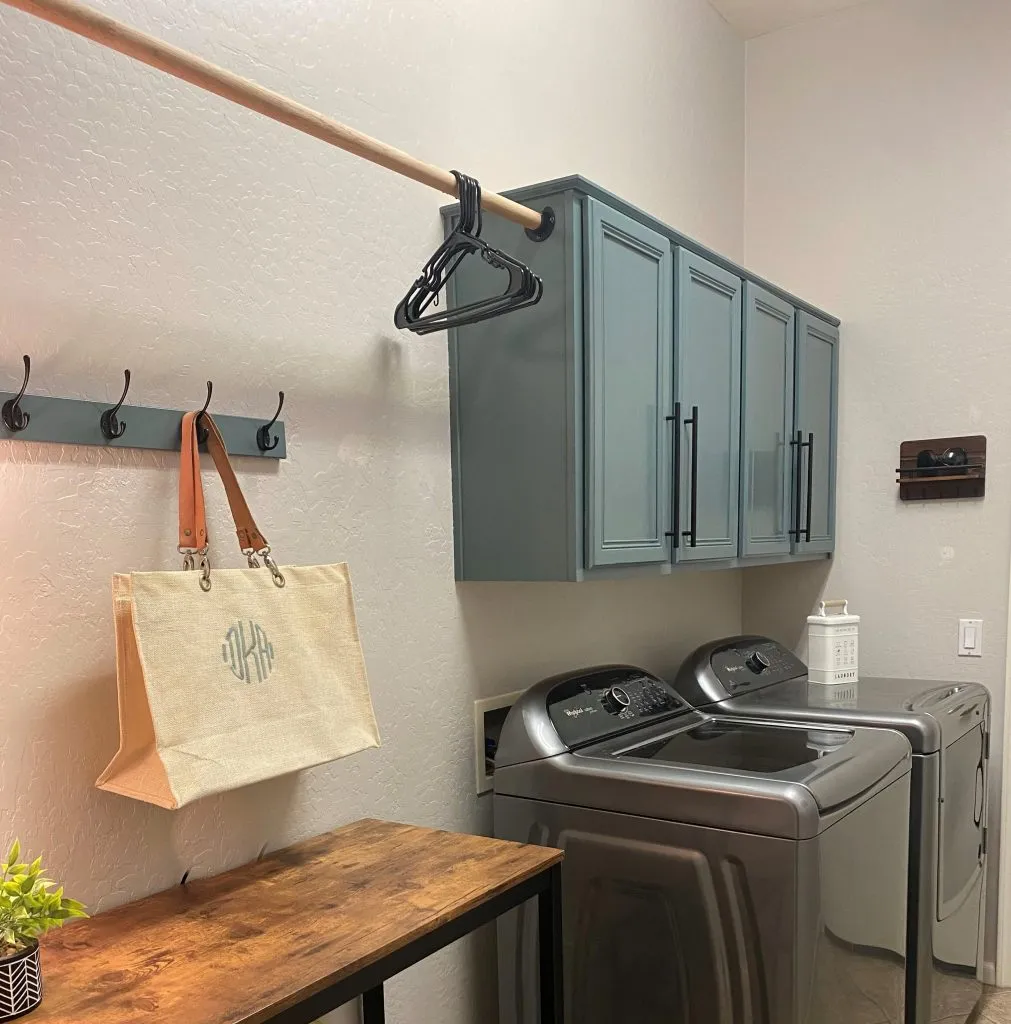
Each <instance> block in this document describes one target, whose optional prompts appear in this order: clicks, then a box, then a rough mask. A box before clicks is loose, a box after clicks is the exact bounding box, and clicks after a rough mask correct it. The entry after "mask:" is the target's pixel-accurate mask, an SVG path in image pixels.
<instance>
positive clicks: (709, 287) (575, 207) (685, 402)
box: [407, 178, 835, 581]
mask: <svg viewBox="0 0 1011 1024" xmlns="http://www.w3.org/2000/svg"><path fill="white" fill-rule="evenodd" d="M510 196H511V197H512V198H514V199H516V200H518V201H519V202H523V203H526V204H528V205H530V206H534V207H537V208H543V207H544V206H551V207H552V209H553V210H554V213H555V217H556V227H555V230H554V232H553V233H552V234H551V236H550V237H549V238H547V239H546V240H545V241H543V242H535V241H533V240H532V239H530V238H528V237H527V236H526V234H525V232H524V231H523V229H522V228H520V227H517V226H516V225H514V224H511V223H509V222H507V221H503V220H501V219H500V218H498V217H495V216H486V217H485V218H484V231H483V237H484V238H485V239H486V240H487V241H488V242H490V243H491V244H492V245H494V246H497V247H499V248H502V249H504V250H506V251H507V252H510V253H513V254H515V255H516V256H517V257H518V258H519V259H521V260H523V261H524V262H525V263H526V264H527V265H529V266H530V267H531V269H532V270H533V271H534V273H536V274H538V275H540V277H541V278H542V280H543V282H544V294H543V298H542V299H541V301H540V302H539V303H538V304H537V305H536V306H531V307H528V308H527V309H522V310H519V311H517V312H513V313H509V314H508V315H505V316H500V317H496V318H494V319H491V320H485V321H482V322H480V323H477V324H472V325H470V326H468V327H462V328H458V329H456V330H453V331H450V332H449V375H450V423H451V439H452V453H453V505H454V527H455V528H454V543H455V554H456V575H457V578H458V579H460V580H572V581H579V580H583V579H592V578H606V577H613V576H645V575H659V574H664V573H670V572H677V571H681V570H680V568H679V566H680V565H690V564H709V565H741V564H747V562H748V558H746V557H742V556H745V555H748V556H750V557H751V558H752V559H754V558H756V557H758V556H759V554H760V551H758V550H755V549H750V550H749V548H748V547H747V544H746V541H745V538H746V537H747V536H749V534H748V533H747V531H746V529H745V527H744V521H745V519H746V516H747V510H746V508H745V504H746V503H745V493H746V491H745V489H744V488H746V487H747V484H742V480H743V479H745V478H743V477H742V476H741V473H742V470H741V462H742V456H741V450H740V437H741V433H742V431H743V432H745V433H746V431H747V423H746V422H745V423H742V421H741V416H742V405H741V391H742V380H741V378H742V362H741V359H742V357H741V344H742V310H743V305H742V296H743V288H742V285H741V282H742V281H744V280H747V281H748V282H749V283H748V287H749V288H750V287H751V281H752V278H751V276H750V275H748V274H747V273H746V272H745V271H743V270H741V269H740V268H739V267H736V265H735V264H733V263H732V262H731V261H729V260H726V259H724V258H723V257H721V256H719V254H717V253H713V252H711V251H710V250H707V249H705V248H704V247H703V246H700V245H698V244H697V243H695V242H692V241H691V240H690V239H687V238H685V237H684V236H682V235H680V234H678V233H677V232H675V231H673V230H672V229H670V228H668V227H667V226H666V225H664V224H662V223H661V222H660V221H657V220H656V219H655V218H652V217H650V216H649V215H648V214H646V213H644V212H643V211H641V210H637V209H636V208H635V207H633V206H631V205H630V204H628V203H626V202H624V201H623V200H621V199H620V198H618V197H616V196H613V195H611V194H610V193H607V192H605V191H604V190H603V189H600V188H599V187H598V186H596V185H593V183H592V182H587V181H586V180H585V179H582V178H566V179H560V180H558V181H556V182H550V183H547V184H545V185H536V186H530V187H529V188H525V189H518V190H515V191H514V192H512V193H510ZM455 213H456V210H455V208H453V207H450V208H447V209H446V210H444V218H445V223H446V227H447V229H449V228H450V227H451V226H452V222H453V218H454V216H455ZM503 278H504V274H503V272H502V271H500V270H496V269H495V268H493V267H490V266H489V265H488V264H487V263H485V262H484V261H483V260H481V259H477V258H473V257H470V258H467V259H465V260H464V261H463V262H462V263H461V264H460V266H459V268H458V269H457V271H456V273H455V274H454V276H453V277H452V278H451V280H450V285H449V296H448V301H449V303H450V304H451V305H454V306H455V305H457V304H463V303H468V302H472V301H474V300H476V299H478V298H485V297H487V296H489V295H491V294H497V293H499V292H500V291H501V290H502V287H503V284H504V281H503ZM756 283H760V284H761V286H762V287H763V288H765V289H766V291H767V292H768V294H769V295H770V296H771V297H773V298H774V299H775V300H776V301H778V302H780V303H785V304H786V305H787V306H791V307H793V308H796V309H798V310H800V309H803V310H804V311H805V312H806V313H807V314H811V318H810V320H809V321H805V322H809V323H811V324H813V325H815V327H818V325H819V324H822V325H823V326H824V327H827V326H828V325H829V322H830V321H831V317H827V316H826V315H820V316H819V317H815V316H814V315H813V314H816V313H818V311H817V310H816V309H815V308H814V307H811V306H808V305H807V304H806V303H804V302H803V301H802V300H800V299H796V298H794V297H792V296H790V295H789V294H788V293H785V292H782V291H781V290H779V289H776V288H775V286H773V285H769V284H767V283H766V282H756ZM756 294H757V293H756ZM822 317H823V319H822ZM735 325H736V326H735ZM756 330H757V327H756ZM818 330H822V328H820V327H819V328H818ZM822 333H824V332H822ZM819 337H821V335H819V334H818V333H817V332H813V333H812V334H811V335H810V338H808V341H810V343H811V345H813V344H814V342H815V340H817V338H819ZM799 339H800V335H799V334H798V335H797V341H796V343H795V344H798V345H799ZM407 343H408V344H418V345H424V344H426V341H424V340H422V341H419V342H416V343H415V342H407ZM773 348H774V345H773ZM760 350H761V351H764V350H765V349H764V347H763V346H762V345H761V343H757V342H756V355H755V359H761V358H763V357H762V356H761V355H760V354H757V353H759V351H760ZM795 363H797V367H796V372H797V373H798V374H801V371H800V369H799V365H800V364H799V362H798V360H797V359H796V358H795ZM823 364H824V359H823V357H822V356H821V355H819V354H818V353H817V352H816V351H813V352H812V353H811V355H810V358H809V359H808V360H807V362H806V364H805V367H806V370H805V371H804V372H805V373H806V374H807V375H808V376H804V374H801V376H798V377H797V379H796V381H794V379H793V378H792V377H791V384H790V388H789V389H788V391H789V397H790V399H791V400H792V399H793V396H794V388H796V389H797V396H798V402H799V403H800V404H799V405H798V408H800V407H803V409H804V410H805V412H806V415H808V417H809V418H810V419H811V422H812V423H813V424H814V425H812V426H810V427H805V429H807V430H809V431H813V432H815V433H816V434H820V433H821V432H822V431H823V430H824V429H825V424H824V423H823V422H819V423H815V420H816V419H817V413H816V406H817V403H818V401H819V400H820V399H818V397H817V393H818V389H819V387H821V388H822V390H824V385H823V384H819V383H818V382H819V380H820V375H822V374H823V372H824V368H823ZM780 369H781V367H774V368H771V369H770V368H766V369H765V370H764V372H760V371H759V370H758V369H756V368H755V367H752V369H751V371H750V373H747V374H745V376H747V377H748V380H745V381H743V388H744V392H745V402H746V401H747V397H746V396H747V389H748V387H749V386H751V385H752V384H753V385H754V387H755V389H756V394H759V393H760V392H761V390H762V389H763V388H764V389H766V390H768V391H769V393H770V394H773V395H774V396H775V395H776V394H777V392H776V389H775V388H774V387H772V386H771V383H770V380H769V379H767V378H773V379H778V375H779V373H780ZM792 372H794V370H793V369H791V373H792ZM833 372H834V371H833ZM808 377H810V380H808ZM802 378H803V379H802ZM804 381H806V383H804ZM831 386H832V388H834V386H835V385H834V380H833V382H832V384H831ZM802 391H803V392H805V394H806V396H807V397H804V396H802V395H801V392H802ZM777 400H778V399H777ZM804 402H807V404H804ZM675 403H677V405H678V407H679V408H680V410H681V416H680V419H681V420H682V421H683V420H685V419H692V409H693V408H694V407H696V406H697V407H698V410H699V417H698V426H699V429H698V433H697V434H695V437H697V442H698V461H697V479H698V488H697V492H696V546H695V548H694V549H692V548H691V546H690V544H686V543H685V541H686V540H690V538H683V537H680V536H679V537H678V538H677V539H678V547H677V549H675V548H674V546H673V542H674V537H672V536H670V534H673V533H674V532H675V529H674V522H673V521H674V519H678V520H679V523H678V530H690V526H691V491H690V482H691V475H690V474H691V446H692V440H693V425H686V424H685V423H684V422H681V423H678V424H676V427H677V430H676V432H675V429H674V428H675V424H674V423H673V422H672V421H671V419H668V417H671V418H672V417H673V412H674V407H675ZM748 408H749V407H748V405H747V404H745V405H744V407H743V409H744V411H745V413H747V410H748ZM779 415H780V416H781V417H788V416H789V415H790V412H788V411H787V410H786V407H785V405H783V406H781V407H780V409H779ZM832 417H833V419H832V421H831V422H832V424H833V430H834V407H833V412H832ZM412 422H415V423H416V424H417V437H418V443H419V444H424V443H425V439H426V437H428V436H432V437H434V436H437V433H438V430H439V420H438V416H437V415H436V414H435V412H434V411H432V412H431V415H430V416H429V415H428V411H426V410H424V409H421V408H420V407H419V409H418V410H417V415H416V418H415V419H414V420H413V421H412ZM693 422H694V421H693ZM777 422H778V420H777ZM805 422H807V421H806V420H805ZM763 424H764V421H763V423H758V422H757V421H756V422H754V423H753V424H752V428H753V432H755V433H754V437H755V441H754V444H755V445H756V446H757V445H758V444H759V443H760V439H759V433H760V429H759V428H761V429H765V427H764V425H763ZM790 427H791V429H795V427H794V424H793V422H792V421H791V423H790ZM426 431H427V433H426ZM675 436H676V437H677V438H678V440H679V441H680V454H681V456H682V458H681V466H682V475H681V480H680V485H679V486H678V487H675V486H674V479H673V473H672V463H673V459H674V455H675V449H674V445H673V441H674V438H675ZM761 443H764V442H761ZM826 443H827V444H828V445H830V446H834V436H833V437H832V438H831V439H829V440H828V441H827V442H826ZM755 450H756V451H757V450H758V448H757V447H756V449H755ZM770 450H771V449H770ZM819 452H820V448H819V443H818V442H816V446H815V462H814V464H813V470H814V474H815V475H814V477H813V478H812V488H813V490H812V493H814V490H815V489H816V485H818V486H820V485H821V483H822V476H821V475H820V474H821V473H822V470H823V467H822V466H821V464H820V462H819V461H818V460H819ZM805 465H806V464H805ZM675 491H677V492H678V493H677V495H676V496H677V498H678V503H677V505H676V506H675V501H674V498H675ZM832 498H833V496H832V495H829V497H828V499H827V500H828V502H829V504H828V506H826V505H825V503H824V501H823V500H822V498H821V497H817V498H816V499H815V501H814V503H813V504H812V541H811V543H810V545H807V544H805V545H804V547H805V548H806V549H807V550H818V545H819V544H823V543H824V541H823V540H822V539H821V535H822V532H823V531H822V528H821V521H822V519H823V518H824V516H825V514H826V512H827V513H828V514H830V513H831V502H832ZM769 500H770V501H771V499H769ZM742 509H744V511H743V512H742ZM762 514H764V506H761V507H759V508H758V510H757V516H758V518H756V519H755V524H754V525H755V529H754V531H753V535H752V536H753V538H757V537H759V536H763V535H764V534H763V533H762V528H761V515H762ZM738 520H740V521H741V522H740V525H739V523H738ZM816 538H817V539H816ZM738 546H740V551H739V550H738ZM735 556H737V557H735ZM766 557H768V558H779V559H783V560H789V559H790V558H796V557H804V551H802V550H800V549H799V548H798V549H796V550H795V551H794V552H793V553H791V552H790V551H789V550H786V549H782V550H780V549H779V548H777V549H776V553H774V554H771V555H768V556H766ZM696 560H697V562H696Z"/></svg>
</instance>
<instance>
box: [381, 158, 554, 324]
mask: <svg viewBox="0 0 1011 1024" xmlns="http://www.w3.org/2000/svg"><path fill="white" fill-rule="evenodd" d="M453 176H454V177H455V178H456V182H457V191H458V192H459V194H460V220H459V222H458V223H457V226H456V228H455V229H454V230H453V232H452V233H451V234H450V235H449V237H448V238H447V239H446V240H445V241H444V242H443V243H442V245H440V246H439V248H438V249H436V251H435V253H434V254H433V255H432V258H431V259H430V260H429V261H428V262H427V263H426V264H425V266H424V268H423V270H422V271H421V276H420V277H419V278H418V279H417V280H416V281H415V282H414V284H413V285H411V288H410V289H409V291H408V292H407V294H406V295H405V296H404V297H403V299H401V300H400V302H399V304H398V305H397V309H396V312H395V313H394V316H393V322H394V323H395V324H396V325H397V327H400V328H405V327H406V328H407V329H408V330H411V331H414V333H415V334H431V333H432V332H433V331H443V330H448V329H449V328H452V327H460V326H462V325H464V324H472V323H477V322H478V321H480V320H488V319H490V318H491V317H493V316H500V315H502V314H503V313H511V312H512V311H513V310H516V309H522V308H524V307H525V306H532V305H534V304H535V303H537V302H539V301H540V298H541V295H542V294H543V291H544V286H543V284H542V282H541V279H540V278H539V277H538V276H537V275H536V274H534V273H532V272H531V270H530V268H529V267H527V266H526V265H525V264H523V263H521V262H520V261H519V260H517V259H515V258H514V257H512V256H510V255H508V253H504V252H502V251H501V250H500V249H496V248H495V247H494V246H491V245H489V244H488V243H487V242H485V241H484V240H483V239H482V238H481V237H480V236H481V228H482V216H481V186H480V185H479V184H478V182H477V181H476V179H474V178H471V177H470V176H469V175H466V174H461V173H460V172H459V171H453ZM473 253H476V254H479V255H480V256H481V258H482V259H483V260H484V261H485V262H486V263H487V264H488V265H489V266H492V267H496V268H498V269H500V270H505V271H507V272H508V274H509V283H508V286H507V287H506V289H505V291H503V292H501V293H500V294H498V295H492V296H489V297H488V298H486V299H479V300H478V301H476V302H472V303H470V304H469V305H466V306H459V307H457V308H456V309H447V310H442V311H440V312H437V313H431V314H429V315H428V316H425V315H424V313H425V310H426V309H428V308H429V307H430V306H432V305H438V302H439V295H440V293H441V292H442V290H443V288H444V287H445V286H446V282H447V281H448V280H449V279H450V277H452V275H453V273H454V272H455V271H456V268H457V267H458V266H459V265H460V263H461V262H462V261H463V260H464V259H465V258H466V257H467V256H469V255H471V254H473Z"/></svg>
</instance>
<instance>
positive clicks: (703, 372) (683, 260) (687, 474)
mask: <svg viewBox="0 0 1011 1024" xmlns="http://www.w3.org/2000/svg"><path fill="white" fill-rule="evenodd" d="M676 320H677V327H676V331H675V363H676V371H675V372H676V383H675V388H674V393H675V395H676V396H677V405H678V410H679V413H680V415H679V416H678V419H679V422H677V423H676V424H675V430H674V444H675V445H679V446H680V450H676V452H675V455H676V458H675V460H674V461H675V462H676V463H677V464H678V465H679V466H680V470H681V472H680V479H679V480H678V481H677V485H676V487H675V494H674V502H675V503H676V505H677V511H678V515H677V517H676V518H677V519H678V523H677V525H676V528H675V530H674V531H673V532H674V534H675V536H674V537H673V539H672V543H673V544H675V545H676V548H675V558H676V560H677V561H678V562H689V561H701V560H708V559H715V558H734V557H735V556H736V555H737V551H738V524H739V507H738V505H739V502H738V499H739V495H740V478H741V465H740V456H741V279H740V278H739V277H735V276H734V275H733V274H729V273H727V271H725V270H722V269H721V268H720V267H717V266H715V265H714V264H712V263H710V262H709V261H708V260H704V259H703V258H702V257H701V256H696V255H695V253H692V252H689V251H688V250H687V249H679V250H678V263H677V314H676Z"/></svg>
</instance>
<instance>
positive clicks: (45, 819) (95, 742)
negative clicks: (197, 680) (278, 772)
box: [18, 675, 298, 912]
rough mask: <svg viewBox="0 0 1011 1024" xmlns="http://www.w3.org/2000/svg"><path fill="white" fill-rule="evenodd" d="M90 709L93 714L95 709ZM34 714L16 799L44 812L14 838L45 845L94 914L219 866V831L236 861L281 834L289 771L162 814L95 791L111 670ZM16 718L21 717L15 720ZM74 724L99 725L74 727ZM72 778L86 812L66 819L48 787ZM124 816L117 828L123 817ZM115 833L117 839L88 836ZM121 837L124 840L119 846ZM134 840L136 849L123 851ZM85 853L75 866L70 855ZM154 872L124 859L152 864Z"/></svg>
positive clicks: (111, 700)
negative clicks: (88, 852)
mask: <svg viewBox="0 0 1011 1024" xmlns="http://www.w3.org/2000/svg"><path fill="white" fill-rule="evenodd" d="M96 707H98V708H101V713H100V714H96ZM36 714H37V719H36V720H35V721H30V720H28V721H27V725H26V728H25V730H24V731H25V735H26V736H30V737H32V739H30V740H28V741H27V742H26V744H25V748H24V750H23V752H22V756H23V757H24V758H25V760H26V761H27V762H28V763H29V764H30V770H29V771H25V772H23V773H22V775H21V779H22V786H23V788H22V789H21V790H20V791H19V793H18V798H19V799H21V800H24V801H26V802H27V803H28V804H29V806H32V807H35V808H40V809H44V810H43V811H42V812H41V813H37V814H36V815H35V816H33V819H32V824H33V828H32V830H31V831H32V834H31V835H27V834H26V835H23V836H22V839H23V840H24V841H25V845H26V846H30V847H31V848H35V847H38V848H39V849H40V850H41V849H43V848H46V843H45V842H44V841H43V838H42V837H55V836H59V837H60V839H59V842H58V844H55V843H53V842H52V839H51V838H50V841H49V846H48V849H50V850H53V853H54V858H55V860H56V861H58V862H60V863H61V864H65V865H66V867H65V868H64V869H63V871H62V873H63V874H65V875H66V877H67V878H68V879H69V880H68V882H67V885H68V888H69V887H70V885H71V884H73V886H74V888H75V889H77V890H79V891H82V890H84V889H85V888H89V889H90V890H91V891H92V892H95V893H96V897H95V898H94V899H93V902H92V904H91V906H90V907H89V909H90V910H92V911H93V912H94V911H98V910H102V909H103V908H105V907H110V906H115V905H118V904H120V903H122V902H124V900H127V899H132V898H134V896H135V894H136V892H137V891H138V889H139V888H140V887H141V886H143V887H145V888H147V889H149V890H150V891H152V892H157V891H159V890H161V889H165V888H168V887H170V886H173V885H176V884H178V883H179V881H180V880H181V879H182V876H183V873H184V872H188V873H189V877H190V878H191V879H193V880H195V879H197V878H201V877H203V876H205V875H209V874H215V873H217V872H218V871H220V870H221V868H220V864H221V860H222V856H223V855H222V852H221V850H220V849H219V848H218V844H219V843H222V842H223V841H225V840H224V837H226V836H227V844H228V847H229V849H239V850H242V851H245V856H244V857H242V858H240V860H242V861H243V862H244V861H246V860H252V859H253V858H255V857H256V856H257V854H258V853H259V852H260V848H261V845H262V843H263V841H264V838H265V837H267V836H276V835H282V834H284V830H285V824H286V818H287V814H288V810H287V809H288V808H290V807H291V805H292V803H293V795H294V790H295V788H296V787H297V785H298V778H297V776H295V775H288V776H284V777H282V778H279V779H271V780H269V781H267V782H265V783H261V784H260V785H259V786H255V787H246V788H245V789H242V790H239V791H236V792H234V793H229V794H224V795H222V796H219V797H212V798H210V799H207V800H201V801H199V802H198V803H196V804H193V805H191V806H189V807H185V808H183V809H182V810H180V811H166V810H163V809H161V808H159V807H155V806H153V805H151V804H146V803H142V802H140V801H136V800H129V799H127V798H125V797H122V796H117V795H114V794H110V793H104V792H100V791H98V790H96V789H95V788H94V786H93V782H94V780H95V779H96V778H97V776H98V774H99V773H100V772H101V770H102V769H103V768H105V766H106V765H107V764H108V763H109V761H110V760H111V758H112V756H113V754H114V753H115V751H116V748H117V746H118V740H119V737H118V729H117V727H116V722H117V715H116V682H115V678H114V677H113V676H111V675H109V676H101V677H93V678H88V679H82V680H79V681H74V682H68V683H67V685H65V686H62V687H61V688H60V690H59V691H58V694H57V695H56V697H55V698H54V699H53V700H51V701H48V702H46V703H44V704H43V703H40V704H39V705H37V708H36ZM21 721H23V722H25V721H26V719H25V718H22V719H21ZM82 723H98V727H95V728H82V727H81V726H82ZM68 778H70V779H73V780H75V781H74V785H75V787H77V788H78V792H77V797H76V799H77V800H78V802H79V805H80V806H81V807H82V808H83V809H85V811H86V813H84V814H81V815H79V816H77V817H74V818H68V816H67V814H66V806H65V804H63V803H62V802H54V801H52V799H51V796H52V794H53V793H57V792H60V791H61V787H62V788H65V787H66V784H67V783H66V780H67V779H68ZM124 818H126V819H127V823H126V827H123V819H124ZM114 835H115V836H117V839H116V842H114V843H112V842H104V841H99V842H97V843H96V841H95V837H96V836H98V837H104V836H114ZM124 837H129V838H127V839H126V840H125V841H126V842H127V843H128V844H129V846H128V847H127V848H124V845H123V843H124ZM130 846H135V847H136V848H129V847H130ZM84 849H93V850H94V851H95V853H94V854H93V856H92V858H91V859H90V860H88V861H86V862H82V861H81V860H80V859H79V858H78V857H76V856H75V852H74V851H80V850H84ZM150 851H159V854H160V855H159V856H158V857H157V858H155V861H154V867H153V870H152V869H151V868H149V867H146V868H143V869H140V870H136V869H133V868H132V867H131V868H127V867H126V865H136V864H144V863H145V859H146V860H147V861H149V862H150V861H151V856H150Z"/></svg>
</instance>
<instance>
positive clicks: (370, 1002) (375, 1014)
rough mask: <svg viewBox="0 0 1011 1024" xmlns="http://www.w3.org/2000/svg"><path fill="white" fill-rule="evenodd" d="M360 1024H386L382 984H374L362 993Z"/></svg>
mask: <svg viewBox="0 0 1011 1024" xmlns="http://www.w3.org/2000/svg"><path fill="white" fill-rule="evenodd" d="M362 1024H386V1006H385V1005H384V1003H383V986H382V985H381V984H379V985H376V987H375V988H370V989H369V990H368V991H367V992H363V993H362Z"/></svg>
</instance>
